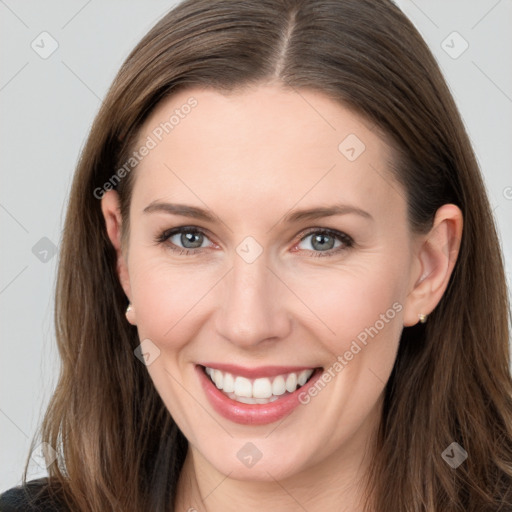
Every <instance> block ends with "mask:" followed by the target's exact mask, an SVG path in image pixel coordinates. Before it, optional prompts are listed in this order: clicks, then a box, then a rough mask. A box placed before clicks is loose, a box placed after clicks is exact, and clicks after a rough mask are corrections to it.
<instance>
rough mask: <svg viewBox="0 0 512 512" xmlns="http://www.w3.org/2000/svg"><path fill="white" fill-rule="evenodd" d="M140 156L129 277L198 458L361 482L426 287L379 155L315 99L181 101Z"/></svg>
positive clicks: (191, 94) (164, 107) (359, 125)
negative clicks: (415, 296) (356, 472)
mask: <svg viewBox="0 0 512 512" xmlns="http://www.w3.org/2000/svg"><path fill="white" fill-rule="evenodd" d="M191 98H193V99H191ZM186 105H188V107H187V106H186ZM173 116H174V117H173ZM166 123H167V124H166ZM142 146H145V147H146V148H148V149H147V150H139V148H141V147H142ZM136 149H137V150H138V152H139V156H140V159H141V161H140V163H139V165H138V167H137V169H136V170H134V171H132V172H134V173H136V174H135V176H134V177H135V182H134V188H133V196H132V202H131V206H130V222H129V226H130V227H129V230H130V231H129V241H128V245H127V247H126V249H127V251H125V252H124V256H125V261H126V264H124V263H122V264H121V267H120V272H121V280H122V283H123V286H124V288H125V291H126V293H127V295H128V297H129V298H130V300H131V303H132V306H133V311H132V312H131V313H130V314H129V319H130V320H131V321H132V322H133V323H134V324H136V325H137V328H138V332H139V335H140V339H141V341H142V352H143V353H145V354H146V358H147V363H148V366H147V368H148V371H149V374H150V376H151V378H152V380H153V382H154V384H155V386H156V389H157V391H158V393H159V394H160V396H161V397H162V399H163V401H164V403H165V405H166V406H167V408H168V410H169V411H170V413H171V414H172V416H173V418H174V419H175V421H176V423H177V424H178V426H179V427H180V429H181V430H182V431H183V433H184V434H185V436H186V437H187V438H188V440H189V442H190V443H191V446H192V448H193V449H194V452H195V454H196V457H197V458H198V460H201V461H202V463H203V464H207V465H209V466H213V468H215V470H217V471H219V472H221V473H222V474H225V475H227V474H229V473H232V475H236V478H237V479H260V480H270V479H271V478H275V479H283V478H286V477H288V476H292V475H294V474H298V473H300V472H302V471H306V470H311V469H312V468H315V466H316V468H317V470H319V469H318V468H321V467H322V465H321V464H320V463H322V464H326V463H327V461H329V460H330V461H338V462H339V461H341V460H344V461H346V462H348V463H352V462H353V463H354V467H356V463H358V462H359V459H358V457H359V456H360V454H361V453H362V451H363V450H364V446H365V444H366V443H367V441H368V439H369V437H370V435H371V434H372V432H374V430H375V428H376V426H377V424H378V422H379V414H380V411H381V405H382V399H383V390H384V387H385V383H386V382H387V380H388V378H389V376H390V373H391V370H392V367H393V364H394V361H395V356H396V353H397V348H398V342H399V337H400V334H401V331H402V328H403V325H404V322H405V320H404V318H405V317H404V315H405V314H406V311H407V308H410V306H408V305H407V298H408V294H409V292H410V291H411V289H412V287H413V286H414V282H415V281H416V280H417V279H418V272H419V269H418V266H417V265H416V263H415V261H416V260H415V258H414V247H415V238H414V237H413V236H412V234H411V232H410V230H409V227H408V224H407V212H406V202H405V193H404V191H403V188H402V187H401V185H399V183H398V182H397V181H395V180H394V179H393V177H392V176H391V173H390V163H389V162H390V158H391V153H390V151H389V149H388V147H387V146H386V144H385V143H384V141H383V140H382V139H381V138H380V137H379V136H378V134H377V132H376V131H375V129H374V128H373V127H372V126H370V125H368V124H367V123H365V122H364V121H363V120H362V119H361V118H360V117H359V116H357V115H355V114H353V113H352V112H351V111H349V110H347V109H346V108H344V107H342V106H341V105H340V104H338V103H336V102H334V101H332V100H330V99H328V98H327V97H326V96H324V95H323V94H321V93H318V92H313V91H304V90H301V91H300V93H298V92H293V91H290V90H285V89H282V88H280V87H278V86H259V87H258V88H254V89H252V90H250V91H245V92H241V93H233V94H229V95H223V94H221V93H219V92H215V91H213V90H205V89H190V90H186V91H181V92H180V93H179V94H176V95H174V96H172V97H171V98H169V99H167V100H166V101H165V102H163V103H162V104H160V105H159V107H158V108H157V109H156V110H155V111H154V113H153V114H152V115H151V117H150V118H149V119H148V120H147V122H146V123H145V125H144V128H143V130H142V132H141V134H140V139H139V144H138V145H137V147H136ZM420 312H421V311H417V312H415V314H417V313H420ZM205 367H206V368H211V369H212V370H208V372H209V373H211V374H212V377H213V379H214V380H216V381H217V384H218V385H219V386H220V387H221V388H222V390H219V389H217V386H216V385H215V384H213V382H212V381H211V379H210V377H209V376H208V375H207V374H206V372H205ZM320 369H321V370H320ZM215 370H216V371H215ZM322 370H323V372H322ZM310 375H311V377H310ZM307 378H310V379H309V381H307V382H306V384H304V380H305V379H307ZM297 380H298V382H297ZM300 383H302V384H304V385H303V387H300V388H298V389H297V390H296V387H297V385H298V384H300ZM235 395H236V396H235ZM243 402H249V403H243Z"/></svg>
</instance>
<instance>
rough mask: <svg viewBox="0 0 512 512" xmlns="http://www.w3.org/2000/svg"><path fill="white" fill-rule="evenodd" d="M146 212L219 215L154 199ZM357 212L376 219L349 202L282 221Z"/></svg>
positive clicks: (297, 213)
mask: <svg viewBox="0 0 512 512" xmlns="http://www.w3.org/2000/svg"><path fill="white" fill-rule="evenodd" d="M143 211H144V213H153V212H163V213H169V214H173V215H181V216H183V217H191V218H194V219H199V220H203V221H206V222H214V221H215V220H217V217H216V216H215V215H213V214H212V213H210V212H209V211H208V210H205V209H203V208H198V207H196V206H190V205H186V204H176V203H162V202H159V201H154V202H152V203H150V204H149V205H148V206H146V208H144V210H143ZM347 214H355V215H359V216H361V217H363V218H365V219H369V220H374V219H373V217H372V216H371V215H370V214H369V213H368V212H367V211H365V210H362V209H361V208H357V207H355V206H351V205H347V204H335V205H332V206H324V207H317V208H309V209H305V210H295V211H292V212H289V213H288V214H286V215H285V216H284V217H283V219H282V221H281V222H284V223H293V222H299V221H304V220H315V219H321V218H323V217H332V216H333V215H347Z"/></svg>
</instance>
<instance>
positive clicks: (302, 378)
mask: <svg viewBox="0 0 512 512" xmlns="http://www.w3.org/2000/svg"><path fill="white" fill-rule="evenodd" d="M311 373H312V372H311V370H302V371H301V372H300V373H299V376H298V377H297V382H298V383H299V386H304V384H306V382H307V380H308V379H309V377H311Z"/></svg>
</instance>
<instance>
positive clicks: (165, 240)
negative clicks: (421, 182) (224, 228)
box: [155, 226, 354, 257]
mask: <svg viewBox="0 0 512 512" xmlns="http://www.w3.org/2000/svg"><path fill="white" fill-rule="evenodd" d="M180 233H194V234H201V235H203V236H204V237H206V238H208V234H207V233H206V232H205V231H203V230H202V229H201V228H198V227H195V226H180V227H177V228H172V229H168V230H166V231H164V232H162V233H161V234H160V235H157V237H156V238H155V242H156V243H157V244H166V245H167V246H168V247H169V249H171V250H172V251H173V252H176V253H178V255H179V256H191V255H196V254H197V253H198V252H202V250H203V249H206V247H199V248H197V249H187V248H186V247H178V246H176V245H175V244H173V243H172V242H169V238H171V237H172V236H174V235H177V234H180ZM313 234H319V235H328V236H332V237H333V238H334V239H336V240H339V241H340V242H341V243H342V245H341V246H339V247H337V248H335V249H329V250H327V251H309V252H310V254H309V256H311V257H329V256H334V255H336V254H338V253H340V252H341V251H345V250H347V249H350V248H352V247H353V246H354V240H353V239H352V237H350V236H349V235H347V234H346V233H343V232H341V231H337V230H335V229H328V228H311V229H309V230H307V231H306V232H304V233H302V234H301V236H300V238H299V240H298V242H296V244H295V245H297V244H299V243H300V242H302V241H304V240H305V239H306V238H307V237H308V236H310V235H313Z"/></svg>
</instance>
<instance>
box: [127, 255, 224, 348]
mask: <svg viewBox="0 0 512 512" xmlns="http://www.w3.org/2000/svg"><path fill="white" fill-rule="evenodd" d="M218 273H219V269H218V268H217V269H216V270H215V269H213V266H210V267H203V268H201V269H198V268H197V267H196V268H194V266H193V265H190V266H189V265H185V264H183V265H175V264H173V265H171V264H169V262H168V261H166V259H165V257H161V256H160V255H157V256H151V255H149V256H148V255H147V254H144V252H143V251H141V252H140V254H136V253H135V252H134V253H133V258H132V259H131V262H130V284H131V291H132V299H133V303H134V306H135V309H136V319H137V327H138V330H139V336H140V338H141V339H144V338H149V339H151V340H152V341H153V342H154V343H156V344H157V345H159V348H160V349H161V350H167V349H171V348H172V349H175V348H178V347H179V346H180V345H182V344H185V343H186V342H187V341H188V340H189V339H192V337H193V336H194V329H197V328H199V326H200V320H201V318H200V315H202V314H204V307H201V306H202V305H203V304H204V303H205V302H206V301H205V299H207V298H208V295H209V292H211V290H212V289H213V287H214V285H215V283H216V281H217V280H218V278H219V275H218ZM187 338H188V339H187ZM181 340H182V341H181Z"/></svg>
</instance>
